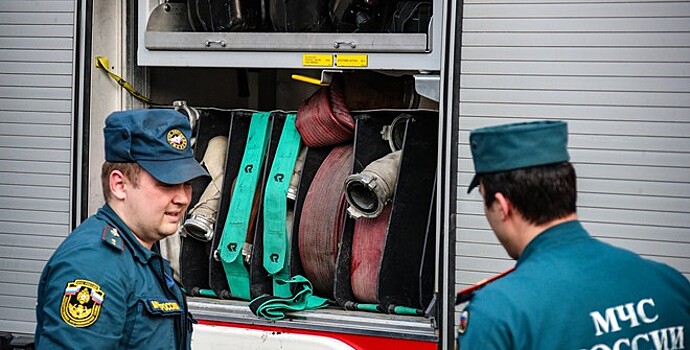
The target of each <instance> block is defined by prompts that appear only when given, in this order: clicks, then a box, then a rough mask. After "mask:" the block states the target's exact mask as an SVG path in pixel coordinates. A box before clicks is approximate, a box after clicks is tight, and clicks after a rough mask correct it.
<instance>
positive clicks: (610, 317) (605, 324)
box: [589, 308, 621, 337]
mask: <svg viewBox="0 0 690 350" xmlns="http://www.w3.org/2000/svg"><path fill="white" fill-rule="evenodd" d="M605 314H606V318H604V317H603V316H601V314H600V313H599V312H598V311H592V312H590V313H589V315H590V316H592V320H593V321H594V328H596V330H597V333H596V335H597V337H598V336H600V335H602V334H604V333H608V332H609V329H610V330H611V332H618V331H620V330H621V327H620V326H618V320H617V319H616V315H615V314H614V309H613V308H608V309H606V311H605ZM602 329H603V331H602Z"/></svg>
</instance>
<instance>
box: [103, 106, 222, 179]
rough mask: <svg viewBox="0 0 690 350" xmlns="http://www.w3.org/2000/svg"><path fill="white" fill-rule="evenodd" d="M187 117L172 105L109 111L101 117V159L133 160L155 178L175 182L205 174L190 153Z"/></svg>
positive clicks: (121, 161)
mask: <svg viewBox="0 0 690 350" xmlns="http://www.w3.org/2000/svg"><path fill="white" fill-rule="evenodd" d="M191 134H192V130H191V127H190V125H189V120H188V119H187V117H185V116H184V115H183V114H182V113H180V112H178V111H175V110H172V109H137V110H128V111H118V112H113V113H111V114H110V115H109V116H108V117H107V118H106V120H105V128H104V129H103V136H104V138H105V160H107V161H109V162H113V163H137V164H139V165H140V166H141V167H142V168H143V169H144V170H146V171H147V172H148V173H149V174H151V176H153V177H154V178H155V179H156V180H158V181H160V182H163V183H166V184H170V185H176V184H181V183H184V182H187V181H190V180H192V179H195V178H197V177H200V176H209V174H208V172H207V171H206V169H204V167H202V166H201V165H200V164H199V163H198V162H197V161H196V159H194V154H193V153H192V148H191V145H190V144H189V143H190V141H189V140H190V139H191Z"/></svg>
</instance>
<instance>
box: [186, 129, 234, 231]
mask: <svg viewBox="0 0 690 350" xmlns="http://www.w3.org/2000/svg"><path fill="white" fill-rule="evenodd" d="M227 149H228V138H227V137H225V136H216V137H214V138H212V139H211V140H210V141H209V142H208V147H207V148H206V152H205V153H204V158H203V159H202V161H201V164H203V165H204V166H206V170H208V173H209V174H210V175H211V183H209V184H208V186H206V189H205V190H204V192H203V193H202V194H201V197H200V198H199V201H198V202H197V203H196V205H194V207H193V208H192V209H190V210H189V217H188V219H187V220H186V221H185V222H184V224H183V225H182V231H181V233H182V234H183V235H186V236H189V237H192V238H195V239H198V240H200V241H204V242H208V241H210V240H211V239H213V232H214V227H215V223H216V213H217V212H218V206H219V204H220V195H221V190H222V188H223V176H224V175H225V159H226V155H227Z"/></svg>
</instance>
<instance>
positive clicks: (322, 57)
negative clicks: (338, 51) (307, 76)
mask: <svg viewBox="0 0 690 350" xmlns="http://www.w3.org/2000/svg"><path fill="white" fill-rule="evenodd" d="M302 65H303V66H311V67H333V55H330V54H304V55H302Z"/></svg>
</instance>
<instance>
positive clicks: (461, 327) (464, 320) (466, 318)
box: [458, 309, 470, 334]
mask: <svg viewBox="0 0 690 350" xmlns="http://www.w3.org/2000/svg"><path fill="white" fill-rule="evenodd" d="M469 324H470V311H469V310H467V309H465V310H463V311H462V313H461V314H460V322H458V333H459V334H465V331H467V327H468V326H469Z"/></svg>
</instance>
